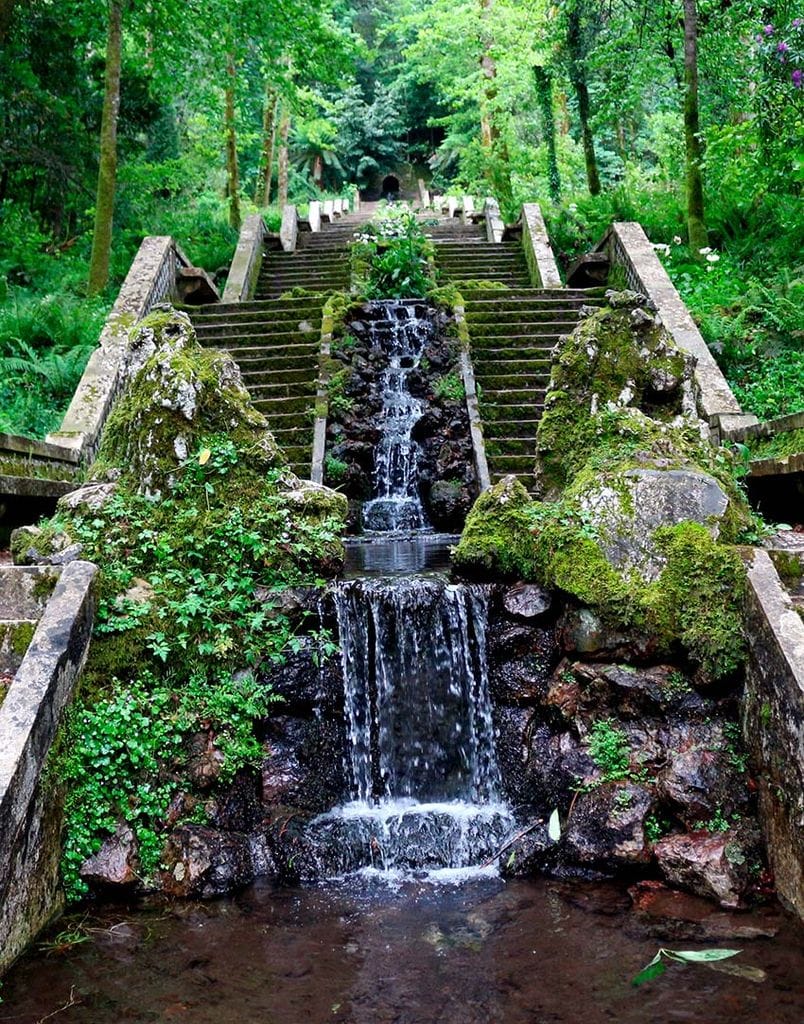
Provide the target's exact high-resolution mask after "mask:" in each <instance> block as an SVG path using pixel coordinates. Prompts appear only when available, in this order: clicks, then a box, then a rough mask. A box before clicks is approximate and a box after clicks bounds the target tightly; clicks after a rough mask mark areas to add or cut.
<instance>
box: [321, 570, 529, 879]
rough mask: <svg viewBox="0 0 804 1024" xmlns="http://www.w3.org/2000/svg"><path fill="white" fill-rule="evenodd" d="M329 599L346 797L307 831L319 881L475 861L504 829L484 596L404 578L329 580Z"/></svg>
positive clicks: (488, 852)
mask: <svg viewBox="0 0 804 1024" xmlns="http://www.w3.org/2000/svg"><path fill="white" fill-rule="evenodd" d="M333 597H334V602H335V608H336V612H337V620H338V630H339V634H340V640H341V658H342V666H343V675H344V696H345V716H346V724H347V733H348V737H349V757H348V763H347V765H346V766H345V768H346V772H347V775H348V777H349V778H350V780H351V785H352V797H353V799H352V801H351V802H350V803H348V804H346V805H345V806H343V807H339V808H336V809H335V810H333V811H331V812H329V813H328V814H325V815H322V816H321V817H319V818H318V819H316V821H314V822H313V823H312V824H311V826H310V834H311V836H312V838H313V839H314V843H315V846H316V855H317V859H318V861H319V864H320V867H321V870H322V873H325V874H340V873H344V872H347V871H353V870H356V869H359V868H363V867H374V868H381V869H383V870H386V871H388V870H393V869H424V870H436V869H445V868H453V869H454V868H466V867H470V866H477V865H479V864H482V863H483V862H484V861H485V860H486V859H488V858H491V857H492V856H493V854H494V853H495V851H496V850H497V849H499V847H500V845H501V844H502V842H503V840H504V837H505V835H506V834H507V832H508V831H509V830H510V827H511V820H510V817H509V814H508V811H507V809H506V808H505V807H504V806H503V805H502V804H501V802H500V795H499V790H500V778H499V771H498V768H497V761H496V757H495V751H494V730H493V725H492V718H491V704H490V700H489V693H488V678H487V672H486V647H485V636H486V627H487V594H486V591H485V588H483V587H481V586H464V585H459V584H450V583H448V582H447V580H446V579H445V578H444V577H438V576H436V577H417V576H411V577H407V578H396V579H364V580H351V581H348V582H342V583H338V584H336V585H335V587H334V591H333Z"/></svg>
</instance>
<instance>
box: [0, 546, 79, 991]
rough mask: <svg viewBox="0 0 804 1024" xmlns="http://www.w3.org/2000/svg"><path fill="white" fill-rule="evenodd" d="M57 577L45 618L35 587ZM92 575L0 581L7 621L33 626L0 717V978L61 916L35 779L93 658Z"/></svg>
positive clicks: (49, 835)
mask: <svg viewBox="0 0 804 1024" xmlns="http://www.w3.org/2000/svg"><path fill="white" fill-rule="evenodd" d="M55 573H60V578H59V579H58V581H57V582H56V586H55V589H54V591H53V594H52V596H51V597H50V599H49V600H48V601H47V604H46V605H45V607H44V610H43V611H42V610H40V609H38V608H36V607H35V605H36V603H37V602H36V600H35V594H36V585H37V583H38V582H42V580H41V577H42V576H43V575H46V574H47V575H52V574H55ZM96 573H97V568H96V566H94V565H92V564H91V563H89V562H71V563H69V564H68V565H66V566H65V567H64V568H63V569H61V570H57V569H55V568H48V569H20V568H13V569H12V568H6V569H3V570H2V571H0V589H2V586H5V589H6V590H7V591H8V593H6V594H5V597H4V599H3V602H2V611H3V617H6V618H10V617H11V616H16V618H17V619H19V620H30V619H38V624H36V626H35V629H34V626H33V624H31V625H30V628H31V629H34V632H33V637H32V639H31V642H30V644H29V645H28V649H27V651H26V653H25V655H24V656H23V657H22V661H21V664H19V667H18V668H17V670H16V673H15V675H14V678H13V681H12V683H11V686H10V687H9V690H8V693H7V694H6V697H5V700H4V701H3V704H2V707H0V973H1V972H2V971H3V970H5V969H6V968H7V967H8V966H9V965H10V964H11V963H12V962H13V960H14V959H15V958H16V957H17V956H19V954H20V953H21V952H22V951H23V949H24V948H25V946H26V945H27V944H28V943H29V942H30V941H31V940H32V939H34V938H35V937H36V935H37V933H38V932H39V931H40V930H41V929H42V928H43V927H45V925H47V924H48V923H49V921H50V920H51V919H52V917H53V916H54V915H55V914H56V913H58V912H59V910H60V909H61V896H60V886H59V861H60V857H61V842H60V821H59V817H60V815H59V807H58V801H57V800H56V798H55V796H54V792H53V789H52V787H47V788H46V786H45V784H44V783H43V782H42V777H41V776H42V769H43V767H44V764H45V760H46V758H47V755H48V752H49V751H50V748H51V746H52V744H53V741H54V739H55V737H56V732H57V730H58V727H59V723H60V721H61V715H62V712H63V710H64V708H65V706H66V705H67V703H68V701H69V700H70V697H71V695H72V691H73V687H74V684H75V681H76V679H77V678H78V675H79V673H80V672H81V669H82V668H83V665H84V661H85V659H86V655H87V651H88V648H89V637H90V633H91V631H92V623H93V619H94V598H93V585H92V584H93V580H94V578H95V575H96Z"/></svg>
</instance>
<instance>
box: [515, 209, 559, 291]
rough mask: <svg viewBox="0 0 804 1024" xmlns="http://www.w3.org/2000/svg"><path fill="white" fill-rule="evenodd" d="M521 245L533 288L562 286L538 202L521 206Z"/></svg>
mask: <svg viewBox="0 0 804 1024" xmlns="http://www.w3.org/2000/svg"><path fill="white" fill-rule="evenodd" d="M521 220H522V245H523V247H524V249H525V259H526V260H527V264H528V270H529V271H530V280H531V284H532V285H533V287H534V288H563V287H564V285H563V282H562V280H561V275H560V274H559V272H558V267H557V265H556V258H555V255H554V254H553V247H552V246H551V245H550V236H549V235H548V234H547V227H546V225H545V223H544V217H543V216H542V211H541V207H540V206H539V204H538V203H525V205H524V206H523V207H522V217H521Z"/></svg>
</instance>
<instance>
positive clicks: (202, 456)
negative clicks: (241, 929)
mask: <svg viewBox="0 0 804 1024" xmlns="http://www.w3.org/2000/svg"><path fill="white" fill-rule="evenodd" d="M211 455H212V451H211V450H210V449H209V448H203V449H202V450H201V452H200V453H199V455H198V465H199V466H206V464H207V463H208V462H209V459H210V456H211Z"/></svg>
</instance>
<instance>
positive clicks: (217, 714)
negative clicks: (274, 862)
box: [45, 434, 345, 898]
mask: <svg viewBox="0 0 804 1024" xmlns="http://www.w3.org/2000/svg"><path fill="white" fill-rule="evenodd" d="M234 436H235V437H236V436H237V435H236V434H235V435H234ZM280 477H281V470H273V471H268V472H267V473H266V472H264V471H263V470H261V469H260V467H259V466H258V465H255V464H254V453H253V448H252V447H250V446H249V445H240V444H238V443H237V442H236V441H235V440H234V439H233V436H232V435H225V436H215V435H210V436H207V437H203V438H201V439H200V440H199V445H198V447H197V449H196V450H195V451H194V452H193V453H192V454H191V455H190V457H189V458H188V459H187V460H186V461H185V463H184V464H183V465H182V466H181V467H180V469H179V470H178V471H177V472H176V478H175V481H174V487H173V490H172V492H171V494H170V497H168V498H163V499H162V500H159V501H154V500H151V499H149V498H147V497H144V496H142V495H139V494H136V493H133V491H132V490H131V489H130V485H127V484H126V479H125V477H124V478H122V481H121V484H120V485H119V487H120V489H119V491H118V493H117V494H115V495H114V496H113V497H112V498H111V499H110V500H109V501H108V502H107V503H106V504H104V505H103V506H102V507H101V508H100V509H95V510H88V509H85V508H79V509H77V510H75V511H74V512H72V513H70V514H69V515H68V516H66V517H61V518H58V519H55V520H53V521H51V523H49V524H47V526H46V527H45V533H46V535H48V534H53V533H56V532H59V531H61V530H64V531H67V532H68V534H69V535H70V536H71V537H73V538H75V539H76V540H77V541H79V542H80V543H81V544H82V545H83V549H84V555H85V557H87V558H89V559H92V560H93V561H96V562H98V563H99V564H100V565H101V566H102V577H101V583H100V590H99V594H98V617H97V626H96V630H95V636H94V639H93V644H92V648H91V653H90V658H89V662H88V664H87V667H86V669H85V672H84V677H83V689H82V693H81V694H80V697H79V700H78V701H77V702H76V705H75V709H74V711H73V713H72V714H71V716H70V719H69V722H68V725H67V729H66V733H65V734H64V735H63V737H62V741H61V744H60V746H61V754H60V755H59V756H58V758H57V760H56V766H55V767H56V776H57V778H59V779H60V780H61V781H62V782H63V783H64V784H65V788H66V794H67V805H66V817H65V828H66V845H65V860H64V874H65V883H66V886H67V891H68V894H69V895H70V896H71V898H74V897H76V896H80V895H81V893H82V892H83V891H84V886H83V883H82V882H81V880H80V879H79V878H78V874H77V872H78V869H79V867H80V865H81V863H82V862H83V860H84V859H85V858H86V857H87V856H89V855H91V854H92V853H94V852H96V851H97V850H98V849H99V847H100V845H101V843H102V841H103V839H104V838H105V837H106V836H107V835H109V833H110V832H111V831H114V829H115V827H116V826H117V824H118V823H119V822H121V821H124V822H127V823H128V824H129V825H130V827H131V828H132V829H133V831H134V832H135V835H136V836H137V840H138V845H139V854H140V860H141V871H142V874H143V877H144V878H148V877H149V876H150V875H152V873H153V872H154V871H155V870H156V868H157V867H158V863H159V857H160V853H161V850H162V846H163V844H164V839H165V835H166V829H167V826H166V822H165V815H166V812H167V807H168V805H169V803H170V800H171V799H172V797H173V796H174V795H175V794H176V793H177V792H179V791H182V792H185V793H190V794H192V792H193V786H192V780H191V779H190V778H189V776H188V769H189V764H190V748H189V740H190V738H191V737H192V736H193V735H194V734H197V733H199V732H206V733H208V734H209V735H210V736H211V737H213V738H214V742H215V746H216V749H217V750H219V751H220V753H221V755H222V764H221V770H220V781H221V782H225V781H227V780H229V779H231V778H232V776H233V775H234V774H235V773H236V772H237V771H238V770H240V769H241V768H242V767H244V766H247V765H250V764H253V763H255V761H256V760H257V759H258V758H259V757H260V756H261V754H262V751H261V745H260V743H259V742H258V740H257V738H256V736H255V733H254V722H255V720H259V719H260V718H262V717H264V716H265V715H266V714H267V713H268V712H269V710H270V707H269V705H270V702H271V701H272V700H273V695H272V694H271V692H270V690H269V689H268V688H266V687H265V686H264V685H262V684H260V683H258V682H257V681H256V672H257V670H258V669H259V668H260V666H262V667H263V669H264V668H265V667H267V666H270V665H272V664H274V663H278V662H281V660H282V659H283V657H284V655H285V652H286V651H287V650H288V649H291V648H294V647H296V646H298V644H299V643H300V642H301V641H300V638H299V632H300V631H304V632H310V627H309V626H308V624H307V623H305V622H304V621H303V620H301V619H300V618H299V617H298V616H297V617H296V618H294V619H291V618H290V617H289V615H288V614H287V612H286V611H284V610H283V609H282V606H281V600H280V597H279V595H280V593H281V591H282V590H283V589H284V588H286V587H288V586H291V585H294V584H306V585H310V584H315V583H316V581H317V580H318V579H319V576H320V573H321V571H322V569H323V570H325V571H326V569H327V567H328V565H329V566H334V565H336V564H338V562H339V558H340V532H341V530H342V528H343V519H342V514H343V511H344V509H343V507H342V505H341V504H338V505H337V506H336V505H335V504H332V505H326V504H321V503H320V502H319V501H318V500H315V501H311V502H310V503H308V504H302V505H299V504H296V503H293V502H290V501H288V500H287V499H286V498H285V497H284V496H283V494H282V492H281V489H280ZM344 504H345V503H344ZM330 647H331V645H330ZM244 667H248V668H249V669H251V670H252V671H249V672H244V671H243V669H244Z"/></svg>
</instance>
